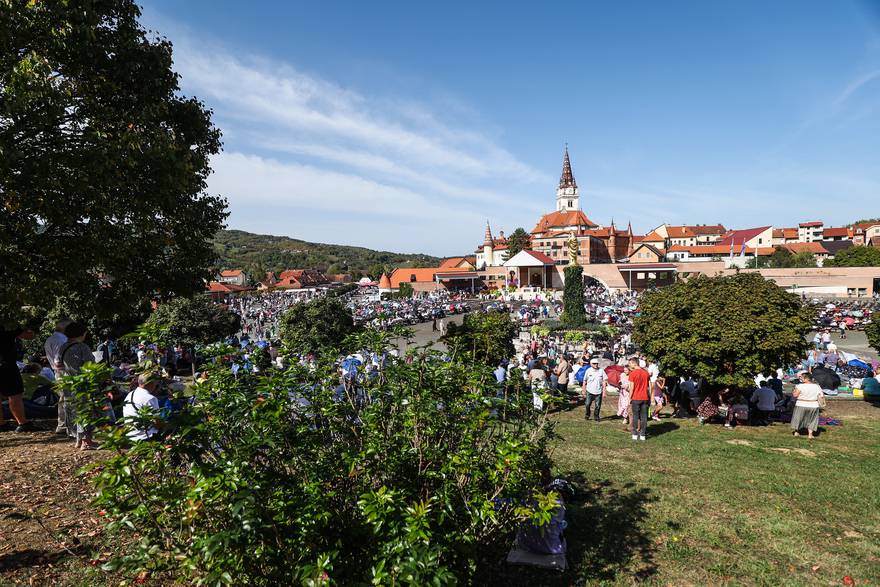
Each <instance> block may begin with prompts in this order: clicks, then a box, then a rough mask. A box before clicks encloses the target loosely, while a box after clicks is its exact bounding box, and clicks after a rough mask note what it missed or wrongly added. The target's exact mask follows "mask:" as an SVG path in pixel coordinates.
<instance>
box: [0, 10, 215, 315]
mask: <svg viewBox="0 0 880 587" xmlns="http://www.w3.org/2000/svg"><path fill="white" fill-rule="evenodd" d="M139 16H140V10H139V9H138V7H137V5H136V4H135V3H134V2H133V1H131V0H102V1H95V2H85V3H83V2H58V1H52V2H23V1H9V0H5V1H3V2H2V3H0V31H3V34H2V35H0V209H2V211H3V213H2V215H0V269H2V273H3V279H2V280H0V315H3V316H6V317H7V318H9V319H16V318H17V317H18V316H19V315H20V312H21V308H22V306H33V307H38V308H43V309H45V310H49V309H51V308H52V307H54V306H55V299H56V298H57V297H61V296H65V295H71V294H75V295H76V296H78V299H79V301H80V302H81V303H82V304H84V305H85V306H87V307H85V308H83V309H82V310H83V313H91V314H94V315H108V314H109V315H112V314H123V313H125V312H128V311H130V310H131V309H132V308H138V307H139V306H141V304H142V303H143V302H144V301H147V300H150V299H164V298H167V297H172V296H174V295H190V294H192V293H193V292H197V291H200V290H201V289H202V288H203V287H204V279H205V278H207V277H209V276H210V273H209V268H210V267H211V265H212V264H213V261H214V251H213V250H212V248H211V245H210V239H211V237H213V235H214V234H215V233H216V232H217V231H218V230H219V229H220V228H221V227H222V226H223V222H224V220H225V218H226V211H225V210H226V205H225V202H224V200H223V199H221V198H219V197H215V196H209V195H206V194H205V192H204V190H205V185H206V184H205V180H206V178H207V176H208V174H209V172H210V168H209V166H208V161H209V158H210V157H211V156H212V155H214V154H215V153H217V152H218V151H219V149H220V132H219V130H217V129H216V128H215V127H214V126H213V124H212V123H211V117H210V112H209V111H208V110H207V109H206V108H205V106H204V105H203V104H202V103H201V102H199V101H198V100H196V99H193V98H186V97H183V96H181V95H180V93H179V87H178V76H177V74H175V73H174V71H173V70H172V69H171V66H172V56H171V44H170V43H169V42H168V41H167V40H164V39H156V38H152V37H150V36H148V35H147V33H146V32H145V31H144V29H143V28H142V27H141V25H140V23H139V22H138V18H139Z"/></svg>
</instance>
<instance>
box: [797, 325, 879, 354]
mask: <svg viewBox="0 0 880 587" xmlns="http://www.w3.org/2000/svg"><path fill="white" fill-rule="evenodd" d="M814 334H815V332H811V333H810V335H809V337H808V340H809V341H811V342H812V340H813V335H814ZM831 340H833V341H834V344H836V345H837V348H838V349H840V350H842V351H846V352H848V353H853V354H855V355H859V356H861V357H868V358H872V359H874V360H877V357H878V354H877V351H875V350H874V349H872V348H871V347H870V346H869V345H868V337H866V336H865V333H864V332H862V331H861V330H852V331H847V333H846V339H844V340H841V338H840V335H839V334H838V333H837V332H836V331H832V332H831Z"/></svg>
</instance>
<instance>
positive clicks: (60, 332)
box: [43, 318, 71, 436]
mask: <svg viewBox="0 0 880 587" xmlns="http://www.w3.org/2000/svg"><path fill="white" fill-rule="evenodd" d="M70 322H71V321H70V320H68V319H66V318H64V319H62V320H59V321H58V323H57V324H55V332H53V333H52V334H51V335H50V336H49V338H47V339H46V342H45V344H43V351H44V352H45V353H46V360H47V361H48V362H49V366H50V367H51V368H52V371H53V372H54V373H55V377H53V381H54V380H55V379H57V378H58V377H61V376H62V375H63V374H64V373H62V372H61V371H62V370H63V365H62V364H61V357H59V356H58V353H59V352H60V351H61V347H63V346H64V344H65V343H66V342H67V336H66V335H65V334H64V329H65V328H67V325H68V324H70ZM66 414H67V410H65V409H64V397H63V396H62V397H61V398H60V399H59V400H58V425H57V426H55V434H60V435H62V436H67V418H66Z"/></svg>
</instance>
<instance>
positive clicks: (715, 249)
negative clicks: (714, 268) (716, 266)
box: [667, 242, 775, 257]
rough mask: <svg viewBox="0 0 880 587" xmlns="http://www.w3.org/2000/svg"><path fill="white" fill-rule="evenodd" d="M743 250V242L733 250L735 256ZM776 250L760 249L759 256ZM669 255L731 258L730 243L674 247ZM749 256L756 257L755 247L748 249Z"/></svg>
mask: <svg viewBox="0 0 880 587" xmlns="http://www.w3.org/2000/svg"><path fill="white" fill-rule="evenodd" d="M741 250H742V242H740V243H739V244H738V245H736V246H735V247H734V249H733V254H734V256H736V255H739V254H740V251H741ZM774 250H775V249H774V248H773V247H758V255H760V256H763V255H772V254H773V251H774ZM667 252H668V253H683V252H686V253H688V254H690V255H694V256H707V257H729V256H730V243H727V244H726V245H697V246H694V247H686V246H684V245H672V246H671V247H669V249H668V250H667ZM746 254H747V255H754V254H755V249H754V248H753V247H749V248H747V249H746Z"/></svg>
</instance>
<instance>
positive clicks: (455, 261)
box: [439, 256, 476, 269]
mask: <svg viewBox="0 0 880 587" xmlns="http://www.w3.org/2000/svg"><path fill="white" fill-rule="evenodd" d="M462 263H469V264H471V265H473V264H474V263H476V258H475V257H472V256H468V257H449V258H448V259H443V260H442V261H440V265H439V266H440V268H442V269H447V268H449V267H453V268H456V267H458V265H461V264H462Z"/></svg>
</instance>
